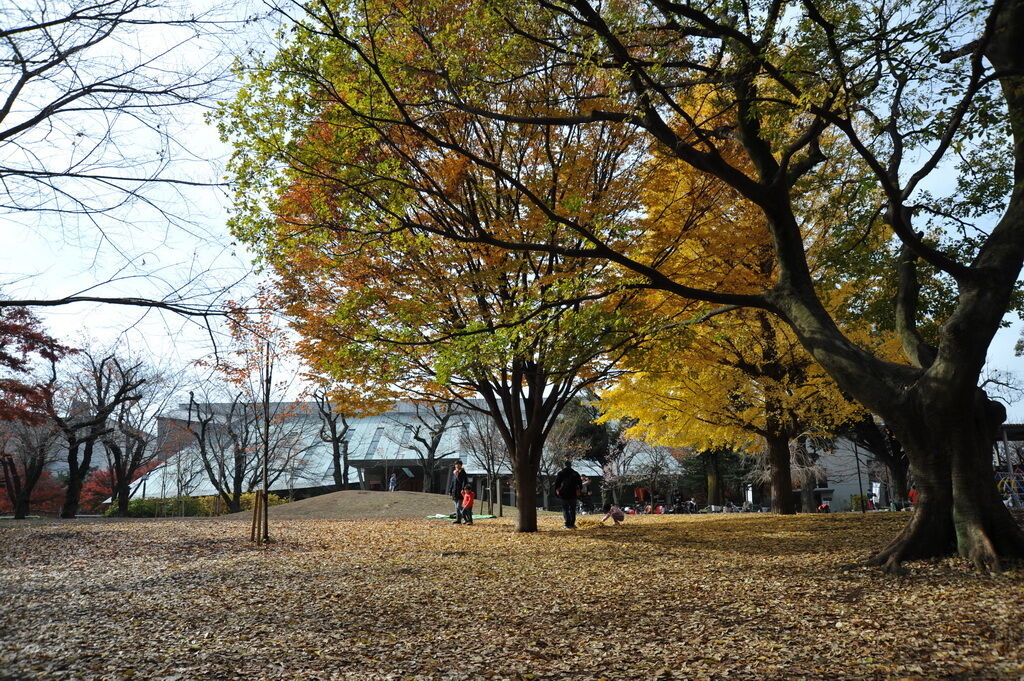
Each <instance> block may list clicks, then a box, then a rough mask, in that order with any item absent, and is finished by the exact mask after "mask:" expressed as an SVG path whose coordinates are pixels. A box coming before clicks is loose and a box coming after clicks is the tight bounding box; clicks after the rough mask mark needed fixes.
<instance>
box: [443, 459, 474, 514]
mask: <svg viewBox="0 0 1024 681" xmlns="http://www.w3.org/2000/svg"><path fill="white" fill-rule="evenodd" d="M467 482H469V476H468V475H466V471H465V470H463V468H462V459H455V467H454V468H453V469H452V474H451V475H450V476H448V488H447V489H446V492H447V494H448V496H450V497H451V498H452V501H454V502H455V520H453V521H452V525H461V524H462V490H463V489H465V487H466V483H467Z"/></svg>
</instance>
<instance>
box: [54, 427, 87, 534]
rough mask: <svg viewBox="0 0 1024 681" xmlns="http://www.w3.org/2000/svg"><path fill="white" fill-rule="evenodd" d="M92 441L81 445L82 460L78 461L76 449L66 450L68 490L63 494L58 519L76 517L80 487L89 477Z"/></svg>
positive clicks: (80, 495)
mask: <svg viewBox="0 0 1024 681" xmlns="http://www.w3.org/2000/svg"><path fill="white" fill-rule="evenodd" d="M92 450H93V441H86V442H84V443H82V460H81V461H79V460H78V447H77V446H75V447H69V449H68V488H67V491H66V492H65V493H64V506H63V507H62V508H61V511H60V517H61V518H65V519H70V518H74V517H76V516H77V515H78V508H79V506H80V505H81V502H82V485H83V484H85V478H86V476H87V475H89V465H90V464H91V463H92Z"/></svg>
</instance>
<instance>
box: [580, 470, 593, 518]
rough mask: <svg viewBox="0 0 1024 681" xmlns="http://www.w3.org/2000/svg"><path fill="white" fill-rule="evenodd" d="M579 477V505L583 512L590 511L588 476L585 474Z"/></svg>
mask: <svg viewBox="0 0 1024 681" xmlns="http://www.w3.org/2000/svg"><path fill="white" fill-rule="evenodd" d="M580 479H581V480H582V481H583V483H582V485H583V486H582V489H581V490H580V506H581V507H582V509H583V512H584V513H590V512H591V510H592V509H591V507H590V478H588V477H587V476H585V475H581V476H580Z"/></svg>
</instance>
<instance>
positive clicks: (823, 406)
mask: <svg viewBox="0 0 1024 681" xmlns="http://www.w3.org/2000/svg"><path fill="white" fill-rule="evenodd" d="M730 147H732V148H731V149H730ZM722 150H723V153H730V152H731V154H730V157H731V158H735V157H737V156H738V149H737V145H735V144H732V145H730V143H729V142H728V141H723V143H722ZM652 164H655V165H657V166H658V167H657V171H656V172H652V173H651V174H650V176H649V177H648V181H647V182H646V184H645V185H644V188H643V197H644V201H645V207H646V211H645V219H644V220H643V225H644V227H645V229H646V233H645V236H646V238H645V239H644V240H643V241H642V242H641V243H642V244H643V245H644V248H643V250H641V249H638V250H637V252H636V253H637V254H636V257H638V258H639V257H645V256H646V258H647V259H649V260H650V262H651V263H652V264H653V263H657V265H658V267H659V268H660V269H661V271H663V272H671V273H672V274H673V276H674V277H686V278H688V279H689V280H691V281H697V282H701V285H702V287H704V288H708V289H713V290H719V291H730V292H735V293H740V294H745V293H749V292H750V291H756V290H759V289H762V288H764V287H765V286H766V285H767V283H768V282H769V281H770V279H771V277H772V274H773V272H772V270H773V260H772V258H771V257H770V245H769V244H770V234H769V231H768V229H767V226H766V225H765V224H764V221H763V219H761V216H760V215H759V214H758V213H757V212H756V211H754V210H752V209H751V206H750V205H749V204H744V203H743V202H741V201H739V200H738V199H737V197H736V196H735V195H734V193H733V192H731V191H730V190H729V188H728V186H726V185H725V184H724V183H722V182H720V181H717V180H715V179H714V178H712V177H709V176H707V175H703V174H700V173H697V172H696V171H694V170H693V169H692V168H690V167H689V166H686V165H685V164H682V163H679V162H677V161H676V162H673V161H672V160H671V159H670V158H665V157H658V158H656V159H655V160H654V161H653V162H652ZM857 170H858V169H857V168H856V166H853V167H850V166H846V165H844V166H843V167H840V168H836V169H835V172H836V173H837V174H839V175H845V176H852V175H853V174H854V173H856V172H857ZM830 186H834V184H833V183H830ZM822 194H824V197H823V196H822ZM823 198H828V192H827V191H822V188H821V187H815V186H811V187H807V191H806V194H805V200H806V201H817V202H819V203H821V204H822V212H825V211H826V210H827V209H828V208H829V207H831V210H833V211H835V210H836V208H837V206H838V205H840V202H838V201H833V202H827V201H824V200H823ZM869 200H870V196H861V197H851V196H848V197H847V198H846V201H845V202H843V203H844V204H845V205H847V206H849V205H851V203H854V202H855V201H859V202H865V201H869ZM837 222H838V221H837ZM680 226H682V229H680ZM814 227H815V225H814V224H813V223H812V224H810V225H808V228H809V229H810V228H814ZM723 235H724V236H723ZM818 250H821V249H815V252H812V254H816V251H818ZM869 274H870V275H875V276H877V272H872V271H871V270H870V268H868V269H867V270H865V272H864V275H865V276H868V275H869ZM843 283H844V286H843V287H841V290H850V289H851V288H852V287H851V285H850V282H849V281H847V282H843ZM836 298H837V299H839V297H838V296H836ZM641 300H642V301H643V302H645V303H646V307H645V308H644V309H643V312H641V314H645V315H648V316H656V315H658V316H662V317H666V316H667V317H676V318H682V317H683V316H684V315H686V314H687V313H689V314H690V315H691V317H692V318H691V319H689V320H685V319H684V320H683V323H680V324H677V325H672V326H669V327H667V328H666V329H665V330H664V331H663V332H661V333H660V334H659V335H658V336H656V337H654V338H653V339H651V340H650V341H649V342H647V343H645V344H644V345H643V346H642V347H640V348H637V349H636V350H635V351H634V352H633V353H631V355H630V357H629V359H628V361H627V363H626V366H627V367H628V368H629V369H630V372H629V373H628V374H626V375H624V376H622V377H620V378H619V379H618V381H617V383H616V385H615V386H614V387H613V388H612V389H610V390H607V391H605V392H603V393H602V395H601V403H600V405H601V409H602V410H603V412H604V415H603V417H602V418H603V419H604V420H611V419H624V418H625V419H632V420H635V421H636V425H635V426H633V427H632V428H631V429H630V434H631V435H634V436H639V437H643V438H644V439H646V440H647V441H649V442H652V443H654V444H660V445H666V446H675V447H680V446H682V447H689V448H693V449H696V450H698V451H703V450H716V449H721V448H732V449H737V450H746V451H752V450H761V451H763V452H764V453H765V460H766V461H767V467H768V476H769V481H770V488H771V500H772V502H771V506H772V510H773V511H774V512H776V513H785V514H789V513H795V512H796V506H795V502H794V499H793V494H792V490H793V479H792V474H791V466H790V444H791V442H792V441H793V440H794V439H795V438H797V437H798V436H799V435H801V434H805V433H807V432H818V433H827V432H834V431H835V430H837V428H838V427H840V426H842V425H843V424H846V423H848V422H849V421H851V420H853V419H855V418H856V417H857V415H858V414H861V413H863V408H862V407H860V406H859V405H856V404H855V403H853V402H851V401H850V400H849V399H848V398H847V397H846V396H845V395H843V393H842V392H841V391H840V390H839V388H838V386H837V385H836V384H835V382H834V381H833V380H832V379H831V378H830V377H829V376H828V374H826V373H825V372H824V370H822V368H821V367H820V366H819V365H817V363H816V362H815V361H814V360H813V358H811V356H810V355H809V354H807V352H806V351H805V350H804V349H803V347H802V346H801V345H800V343H799V342H798V341H797V339H796V337H795V335H794V334H793V333H792V331H790V330H789V329H787V328H786V327H785V326H784V325H783V324H782V323H781V322H780V321H779V320H778V319H777V318H773V317H772V316H771V315H769V314H768V313H767V312H765V311H763V310H755V309H743V308H740V309H728V310H722V311H719V312H718V313H715V314H703V315H702V314H699V311H700V310H701V307H700V304H699V303H698V302H697V301H692V300H687V299H681V298H678V297H673V296H665V295H664V294H662V293H658V292H650V293H648V294H647V295H646V296H645V297H644V298H642V299H641ZM890 335H891V334H890Z"/></svg>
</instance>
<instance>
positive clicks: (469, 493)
mask: <svg viewBox="0 0 1024 681" xmlns="http://www.w3.org/2000/svg"><path fill="white" fill-rule="evenodd" d="M474 499H476V495H475V494H473V488H472V487H470V486H469V485H466V486H465V487H464V488H463V489H462V522H464V523H466V524H467V525H472V524H473V500H474Z"/></svg>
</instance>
